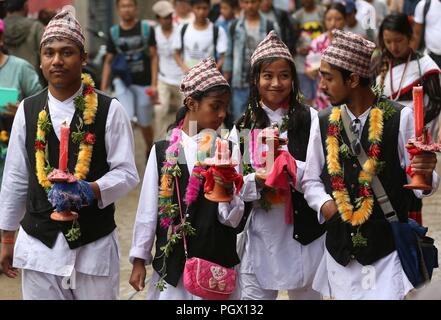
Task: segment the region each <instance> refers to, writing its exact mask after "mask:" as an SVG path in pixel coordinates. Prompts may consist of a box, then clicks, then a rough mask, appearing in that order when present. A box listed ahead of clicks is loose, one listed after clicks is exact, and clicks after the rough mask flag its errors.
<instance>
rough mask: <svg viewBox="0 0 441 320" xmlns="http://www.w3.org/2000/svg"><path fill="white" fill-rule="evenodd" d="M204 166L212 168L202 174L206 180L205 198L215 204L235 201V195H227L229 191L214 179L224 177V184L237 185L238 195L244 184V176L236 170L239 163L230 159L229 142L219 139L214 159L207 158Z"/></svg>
mask: <svg viewBox="0 0 441 320" xmlns="http://www.w3.org/2000/svg"><path fill="white" fill-rule="evenodd" d="M203 164H204V165H206V166H209V167H210V168H209V169H208V170H207V171H206V172H204V173H202V175H203V176H204V177H205V179H206V182H205V185H204V191H205V194H204V196H205V198H206V199H208V200H210V201H213V202H230V201H231V200H232V199H233V193H231V194H230V193H227V190H225V188H224V187H223V186H222V185H221V184H220V183H219V182H217V181H216V180H215V179H214V174H216V175H217V176H220V177H222V179H223V181H224V182H233V183H234V184H235V185H236V193H238V192H239V190H240V187H241V186H242V184H243V178H242V175H240V174H238V173H237V172H236V169H235V168H234V167H235V166H236V165H237V163H236V162H235V161H234V160H233V159H232V158H231V157H230V148H229V146H228V141H227V140H222V139H220V138H217V139H216V150H215V155H214V157H213V158H206V159H205V160H204V163H203Z"/></svg>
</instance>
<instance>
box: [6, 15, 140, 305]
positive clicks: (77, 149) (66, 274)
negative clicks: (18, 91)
mask: <svg viewBox="0 0 441 320" xmlns="http://www.w3.org/2000/svg"><path fill="white" fill-rule="evenodd" d="M84 45H85V38H84V35H83V32H82V28H81V26H80V24H79V23H78V21H77V20H76V19H75V17H74V15H73V13H72V12H71V11H69V10H63V11H61V12H60V13H59V14H58V15H56V16H55V17H54V18H53V19H52V20H51V22H50V23H49V24H48V26H47V28H46V30H45V33H44V34H43V37H42V40H41V50H40V52H41V66H42V70H43V74H44V76H45V77H46V78H47V80H48V83H49V86H48V88H47V89H45V90H44V91H42V92H41V93H39V94H37V95H34V96H32V97H30V98H26V99H25V100H23V101H22V102H21V104H20V106H19V108H18V111H17V114H16V116H15V120H14V125H13V127H12V132H11V140H10V143H9V152H8V155H7V158H6V166H5V171H4V177H3V183H2V189H1V193H0V208H1V211H0V230H1V232H2V248H1V254H0V263H1V265H2V267H3V271H4V273H5V275H6V276H8V277H11V278H15V277H16V276H17V274H18V271H17V269H22V292H23V299H25V300H43V299H46V300H86V299H118V298H119V273H120V268H119V245H118V235H117V231H116V224H115V219H114V214H115V206H114V203H115V201H116V200H117V199H119V198H120V197H123V196H124V195H126V194H127V193H128V192H129V191H130V190H131V189H133V188H134V187H135V185H136V184H137V183H138V182H139V177H138V172H137V170H136V166H135V160H134V145H133V134H132V130H131V127H130V120H129V119H128V117H127V114H126V112H125V111H124V108H123V107H122V105H121V104H120V103H119V102H118V101H117V100H116V99H112V98H111V97H108V96H106V95H104V94H102V93H100V92H97V91H96V90H95V88H94V83H93V81H92V80H91V78H90V77H89V76H88V75H85V74H83V75H82V66H83V64H84V63H85V62H86V59H87V53H86V52H85V47H84ZM63 122H67V123H68V124H70V133H71V134H69V135H67V136H66V135H65V134H64V132H66V131H65V130H62V129H61V127H62V124H63ZM62 131H64V132H63V136H64V137H65V138H67V141H66V140H65V139H63V138H61V137H62ZM74 133H77V137H78V136H80V138H79V139H78V138H75V136H76V135H75V134H74ZM64 143H66V144H67V145H66V144H64ZM62 145H63V146H66V147H67V148H68V150H69V151H68V156H67V158H64V159H65V161H67V164H66V166H67V168H68V170H69V171H70V172H71V173H72V174H75V179H77V180H76V182H73V183H72V184H71V185H72V186H73V189H74V190H75V189H77V188H81V190H82V192H83V194H82V195H81V196H80V197H81V201H80V203H79V204H78V202H77V205H80V206H81V209H80V210H78V219H77V220H75V222H72V221H64V222H63V221H55V220H52V219H51V214H52V213H53V211H54V206H55V204H54V201H53V200H54V199H53V198H52V197H51V194H52V195H53V193H51V192H55V191H54V188H55V187H54V186H53V185H52V183H51V182H50V181H49V180H48V179H49V174H50V172H51V171H52V170H53V168H56V167H59V162H58V160H59V150H60V149H61V147H62ZM60 169H62V168H60ZM74 183H75V184H74ZM58 186H59V185H58ZM65 191H66V192H65V193H64V194H63V197H60V198H59V199H56V207H57V211H58V212H62V211H60V210H69V209H73V210H74V208H72V207H71V205H72V203H71V201H72V198H71V197H74V196H79V195H78V194H74V195H72V194H71V192H69V191H67V190H65ZM49 200H50V201H51V202H50V201H49ZM62 208H66V209H62ZM75 211H76V210H75ZM18 229H19V231H18V236H17V239H16V240H15V233H16V231H17V230H18ZM14 242H16V243H15V247H14Z"/></svg>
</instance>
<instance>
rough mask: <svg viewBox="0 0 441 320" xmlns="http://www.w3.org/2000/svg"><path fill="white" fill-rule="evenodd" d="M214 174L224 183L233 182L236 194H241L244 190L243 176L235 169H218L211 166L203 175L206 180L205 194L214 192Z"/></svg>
mask: <svg viewBox="0 0 441 320" xmlns="http://www.w3.org/2000/svg"><path fill="white" fill-rule="evenodd" d="M214 173H216V174H217V175H218V176H220V177H221V179H222V180H223V181H224V182H233V183H234V185H235V186H236V194H239V192H240V189H241V188H242V185H243V177H242V175H241V174H238V173H237V172H236V169H234V167H216V166H211V167H210V168H209V169H208V170H207V171H205V172H202V173H201V174H202V175H203V176H204V178H205V184H204V192H205V193H208V192H211V191H213V188H214V183H215V181H214V176H213V174H214Z"/></svg>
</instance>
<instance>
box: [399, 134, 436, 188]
mask: <svg viewBox="0 0 441 320" xmlns="http://www.w3.org/2000/svg"><path fill="white" fill-rule="evenodd" d="M406 149H407V150H408V152H409V153H410V154H411V155H417V154H421V153H423V152H441V144H440V143H434V142H433V139H432V137H431V136H430V134H429V133H428V131H427V128H424V129H423V134H422V135H421V136H419V137H418V138H412V139H409V141H408V143H407V144H406ZM409 171H410V170H409ZM404 188H406V189H417V190H424V191H430V190H432V186H431V185H428V184H427V183H426V179H425V177H424V175H422V174H413V175H412V181H411V183H409V184H405V185H404Z"/></svg>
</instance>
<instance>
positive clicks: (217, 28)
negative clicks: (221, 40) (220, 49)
mask: <svg viewBox="0 0 441 320" xmlns="http://www.w3.org/2000/svg"><path fill="white" fill-rule="evenodd" d="M218 36H219V27H218V26H216V25H215V24H213V52H214V59H215V61H216V62H217V38H218Z"/></svg>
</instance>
